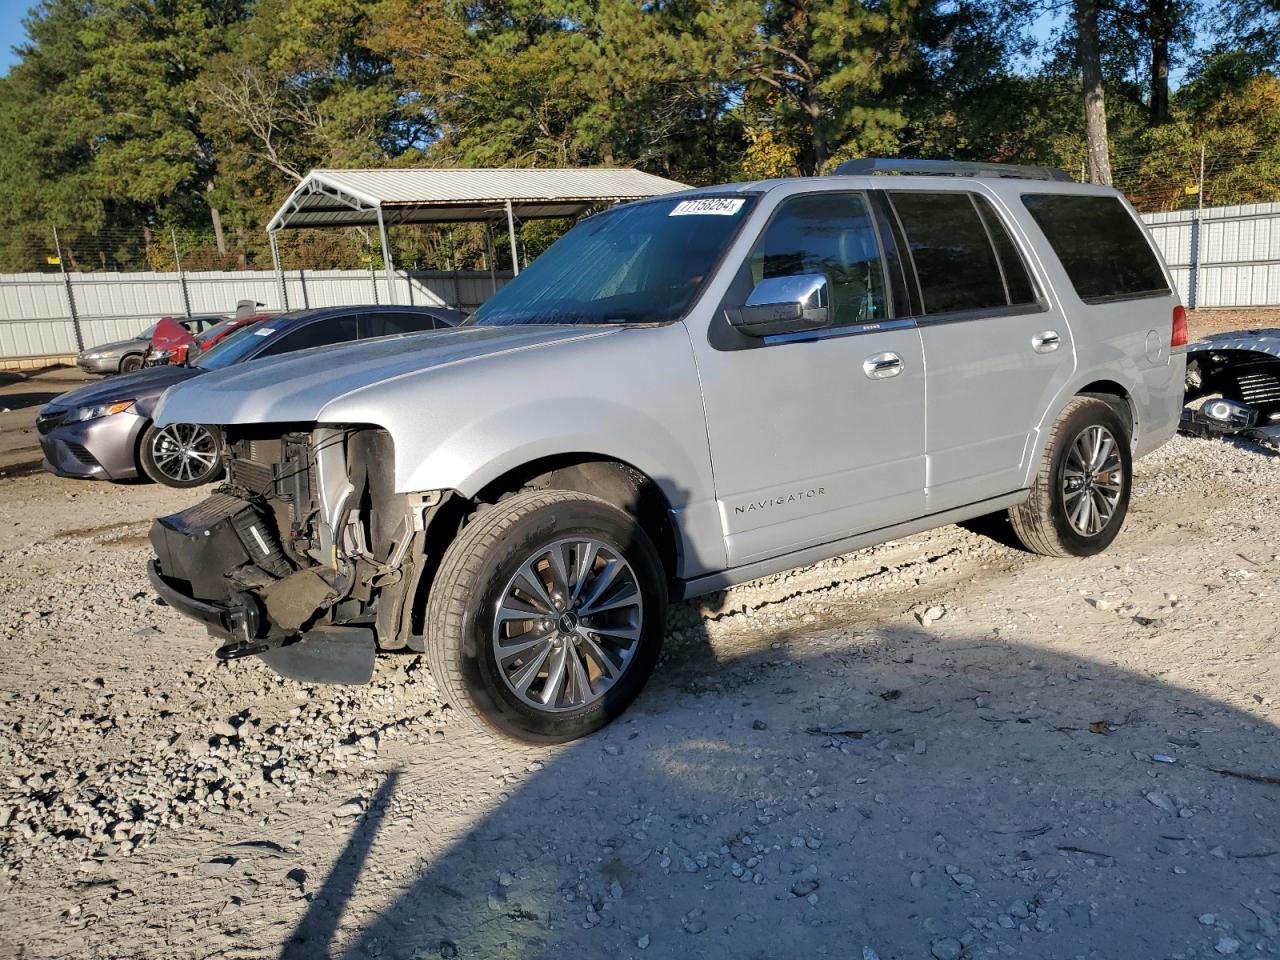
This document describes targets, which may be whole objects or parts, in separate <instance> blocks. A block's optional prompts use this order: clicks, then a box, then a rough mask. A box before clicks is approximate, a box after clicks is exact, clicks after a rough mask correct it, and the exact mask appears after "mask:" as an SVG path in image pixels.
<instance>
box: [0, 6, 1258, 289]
mask: <svg viewBox="0 0 1280 960" xmlns="http://www.w3.org/2000/svg"><path fill="white" fill-rule="evenodd" d="M1041 8H1042V0H1013V2H997V0H44V2H43V3H42V4H41V5H40V6H39V7H38V8H36V9H35V10H34V11H33V12H32V13H31V15H30V17H29V19H28V30H29V34H30V36H31V43H30V45H29V46H28V47H26V48H25V49H24V50H23V51H22V59H21V62H20V63H19V64H18V65H17V66H16V67H14V68H13V70H12V71H11V72H10V73H9V75H8V76H6V77H3V78H0V129H4V130H5V131H6V136H5V137H4V138H0V220H2V221H3V224H2V225H3V229H0V269H6V270H12V269H32V268H34V267H35V266H37V265H43V263H44V259H45V257H46V256H48V255H50V254H52V252H53V250H52V245H53V242H52V236H51V232H50V229H49V228H50V226H51V225H57V226H58V228H59V233H60V239H61V241H62V244H63V246H64V253H65V254H66V256H67V260H68V262H69V263H70V264H71V265H77V266H82V267H100V268H140V269H141V268H146V267H147V266H149V265H151V266H157V267H165V266H166V265H171V264H172V260H173V237H174V236H176V237H177V241H178V243H177V245H178V248H179V253H180V255H181V257H182V262H183V265H184V266H185V267H187V268H188V269H211V268H231V267H235V266H238V265H245V266H254V265H257V266H261V265H264V264H267V263H269V262H270V254H269V251H268V249H267V245H266V238H265V236H264V234H263V227H264V225H265V223H266V221H267V219H268V218H269V216H270V215H271V213H272V212H274V210H275V209H276V207H277V206H278V205H279V203H280V202H281V200H282V198H283V197H284V196H285V195H286V194H287V192H288V191H289V190H290V189H291V188H292V186H293V185H294V184H295V183H296V182H297V180H298V179H299V178H300V177H301V176H302V175H304V174H305V172H306V171H307V170H308V169H311V168H313V167H320V166H336V167H343V166H386V165H435V166H581V165H624V166H637V167H640V168H642V169H645V170H649V171H652V172H654V173H659V174H662V175H665V176H669V177H672V178H675V179H678V180H682V181H684V182H687V183H692V184H704V183H711V182H716V181H722V180H728V179H735V178H759V177H772V176H789V175H796V174H807V173H815V172H820V171H823V170H829V169H831V168H832V167H833V166H834V165H835V164H837V163H839V162H840V161H841V160H844V159H846V158H849V157H853V156H858V155H867V154H880V155H895V154H900V155H905V156H922V157H956V158H970V159H981V160H1003V161H1009V162H1035V163H1051V164H1057V165H1060V166H1064V167H1066V168H1067V169H1070V170H1073V171H1074V170H1076V169H1077V168H1078V167H1079V164H1080V161H1081V159H1082V157H1083V149H1084V148H1083V129H1082V128H1083V124H1082V119H1081V110H1080V103H1079V80H1078V77H1077V75H1076V68H1075V60H1074V51H1073V48H1072V43H1073V40H1072V37H1071V35H1070V32H1069V31H1063V32H1062V35H1061V36H1060V37H1058V38H1055V40H1054V41H1053V42H1052V43H1051V44H1050V46H1049V49H1048V51H1047V55H1046V57H1045V58H1043V59H1042V60H1041V61H1040V62H1039V64H1038V65H1037V66H1036V67H1035V68H1034V69H1032V68H1031V66H1029V64H1030V63H1031V61H1030V60H1028V59H1027V58H1028V56H1029V55H1031V54H1032V53H1033V51H1032V50H1031V45H1030V40H1029V37H1030V29H1029V27H1030V24H1031V23H1032V21H1033V20H1034V19H1035V17H1036V16H1037V14H1038V13H1039V12H1040V10H1041ZM1199 9H1200V8H1199V7H1197V6H1196V4H1195V2H1194V0H1177V2H1174V0H1163V2H1162V0H1109V2H1108V3H1105V4H1104V5H1103V14H1104V15H1103V18H1102V25H1103V34H1104V35H1103V43H1104V59H1105V68H1106V75H1107V84H1108V108H1109V114H1110V115H1109V117H1108V120H1109V124H1110V130H1111V137H1112V140H1113V152H1114V154H1115V157H1116V166H1117V170H1118V176H1121V175H1122V176H1121V180H1122V182H1121V185H1122V186H1125V185H1126V184H1127V185H1129V186H1130V188H1131V190H1132V191H1133V193H1134V195H1135V196H1141V197H1143V198H1145V199H1146V201H1148V202H1150V203H1151V204H1153V205H1164V206H1168V205H1176V204H1178V203H1185V202H1187V200H1186V197H1187V196H1188V195H1187V194H1186V192H1185V191H1186V184H1187V182H1188V178H1190V180H1191V181H1195V178H1196V177H1198V157H1199V146H1200V144H1206V145H1207V146H1208V149H1209V151H1210V155H1211V156H1212V157H1214V158H1215V159H1214V160H1213V161H1212V162H1211V164H1210V168H1211V169H1210V171H1209V173H1210V175H1209V176H1207V177H1206V183H1207V185H1208V190H1207V192H1208V195H1209V196H1210V197H1212V202H1236V201H1239V200H1245V199H1275V195H1276V190H1277V188H1278V187H1280V183H1278V182H1277V171H1278V170H1280V158H1278V157H1277V156H1276V149H1277V148H1276V144H1277V143H1280V136H1278V135H1280V129H1278V127H1280V120H1278V119H1277V118H1278V117H1280V97H1278V96H1277V92H1276V90H1277V81H1276V80H1275V78H1274V76H1273V75H1272V74H1271V73H1270V72H1268V71H1269V70H1270V69H1271V68H1272V66H1273V65H1274V64H1275V62H1276V59H1277V56H1280V43H1278V42H1277V41H1276V40H1275V33H1276V32H1275V31H1274V30H1273V29H1271V27H1273V26H1275V23H1274V20H1275V17H1276V14H1275V7H1274V3H1273V2H1272V0H1229V2H1228V4H1227V5H1226V6H1224V7H1223V8H1222V9H1223V10H1224V11H1226V13H1224V17H1225V20H1224V21H1223V22H1226V23H1228V27H1229V28H1224V31H1223V32H1222V33H1221V36H1220V37H1218V39H1217V43H1216V44H1205V43H1200V44H1199V47H1196V41H1197V40H1198V38H1197V37H1196V36H1195V35H1194V33H1193V28H1194V27H1195V26H1196V25H1197V24H1199V23H1201V22H1202V21H1201V20H1199V19H1197V17H1199V16H1200V14H1199V13H1198V11H1199ZM1157 14H1159V17H1157ZM1160 17H1163V18H1164V19H1163V20H1162V21H1161V22H1163V23H1164V25H1165V26H1164V28H1163V29H1165V32H1166V33H1167V34H1168V37H1169V42H1170V44H1171V49H1172V51H1173V53H1174V55H1176V57H1178V58H1181V62H1182V63H1184V64H1185V63H1188V62H1190V58H1191V57H1192V51H1193V49H1201V48H1203V49H1204V50H1205V53H1204V55H1203V58H1202V59H1201V60H1200V61H1197V62H1194V63H1192V65H1191V69H1190V71H1189V74H1188V82H1187V83H1186V84H1185V85H1184V86H1183V87H1182V88H1181V89H1179V90H1177V91H1175V94H1174V96H1173V98H1172V101H1171V105H1170V111H1169V119H1170V122H1168V123H1166V124H1156V123H1153V118H1152V116H1150V115H1149V99H1150V98H1149V81H1150V77H1149V76H1148V75H1147V74H1146V73H1145V72H1144V71H1145V70H1146V69H1147V68H1146V67H1145V66H1144V64H1146V63H1147V61H1148V59H1149V53H1150V49H1151V44H1152V42H1154V41H1153V40H1152V37H1153V36H1154V34H1153V30H1154V27H1153V24H1154V23H1155V22H1156V20H1158V19H1159V18H1160ZM215 222H217V223H218V224H219V225H220V227H221V230H222V233H223V243H222V248H221V249H219V247H218V246H217V245H216V244H215V241H214V224H215ZM563 228H564V225H563V224H559V223H545V224H543V223H529V224H522V225H520V234H521V241H522V244H523V246H524V249H525V250H526V251H527V252H528V253H529V254H530V255H534V254H536V253H537V252H538V251H540V250H541V249H543V248H544V247H545V246H546V245H547V244H549V243H550V242H552V241H553V240H554V238H555V237H556V236H558V234H559V232H560V231H562V230H563ZM503 232H504V231H503ZM392 237H393V241H394V244H395V248H396V249H395V257H396V261H397V263H398V264H399V265H402V266H414V267H419V268H429V267H445V266H448V267H483V266H487V265H488V264H489V263H490V261H491V260H492V259H493V257H494V256H495V255H496V257H497V259H498V261H499V262H504V261H505V257H506V252H505V249H506V244H505V236H500V237H499V238H498V241H499V242H498V243H496V244H495V248H496V249H494V250H493V252H492V253H491V252H490V246H489V240H488V238H487V236H486V231H485V229H484V227H483V226H480V225H456V226H451V227H447V228H439V229H410V228H397V229H396V230H394V231H393V234H392ZM283 246H284V249H283V253H284V256H285V261H286V264H287V265H289V266H291V267H297V266H302V267H323V266H344V267H351V268H364V267H368V266H370V265H371V263H372V264H373V265H374V266H375V267H376V266H378V264H377V262H376V261H377V257H376V254H374V253H371V248H376V244H372V243H371V242H370V238H369V237H368V236H367V235H364V234H360V233H359V232H354V231H346V232H341V233H327V234H326V233H322V232H319V231H316V232H313V233H311V234H309V235H308V236H307V237H306V238H305V239H304V238H289V239H287V240H286V242H285V243H284V245H283Z"/></svg>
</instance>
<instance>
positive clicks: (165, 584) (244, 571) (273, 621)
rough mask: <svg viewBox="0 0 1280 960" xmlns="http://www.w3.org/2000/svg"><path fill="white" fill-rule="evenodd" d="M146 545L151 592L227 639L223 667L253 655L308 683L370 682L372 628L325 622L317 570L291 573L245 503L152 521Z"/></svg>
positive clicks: (324, 586)
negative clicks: (150, 549) (150, 557)
mask: <svg viewBox="0 0 1280 960" xmlns="http://www.w3.org/2000/svg"><path fill="white" fill-rule="evenodd" d="M150 539H151V545H152V547H153V548H154V550H155V553H156V559H154V560H152V561H151V562H150V563H148V565H147V576H148V578H149V579H150V581H151V585H152V587H153V588H154V589H155V591H156V594H157V595H158V596H159V597H160V599H161V600H162V601H163V602H164V603H166V604H167V605H168V606H170V607H173V609H175V610H176V611H178V612H179V613H181V614H183V615H184V616H187V617H190V618H191V619H193V620H196V621H198V622H200V623H202V624H204V626H205V627H206V628H207V629H208V631H209V633H210V634H211V635H212V636H214V637H215V638H218V639H220V640H222V641H224V642H223V644H222V645H221V646H220V647H219V648H218V651H217V655H218V657H219V658H220V659H223V660H236V659H240V658H242V657H247V656H259V657H261V658H262V659H263V660H264V661H265V662H266V663H267V664H268V665H269V666H271V667H272V668H273V669H275V670H276V671H277V672H278V673H281V674H283V675H284V676H287V677H292V678H294V679H297V680H303V681H306V682H310V683H367V682H368V681H369V678H370V677H371V676H372V675H373V663H374V655H375V653H376V649H377V643H376V639H375V635H374V631H373V629H372V627H370V626H368V625H362V624H334V623H327V622H323V620H324V617H323V615H322V612H323V610H324V609H327V607H326V600H327V599H328V598H331V597H332V596H333V595H332V593H331V588H330V586H329V583H328V581H327V580H326V578H325V576H324V575H323V572H322V571H321V570H320V569H319V568H314V567H313V568H304V569H301V570H296V569H293V567H292V566H291V565H290V564H289V563H288V562H287V561H286V560H285V559H284V556H283V554H282V552H281V550H280V546H279V544H278V543H277V541H276V538H275V534H274V532H273V531H272V529H271V526H270V523H269V522H268V520H267V518H266V517H265V516H264V514H263V513H262V512H260V511H259V510H258V508H257V507H255V506H254V505H253V504H251V503H249V502H248V501H247V500H242V499H240V498H238V497H233V496H230V495H228V494H225V493H217V494H214V495H213V496H212V497H210V498H209V499H207V500H205V501H204V502H203V503H199V504H197V505H196V506H194V507H190V508H188V509H187V510H183V511H182V512H180V513H176V514H172V515H170V516H168V517H161V518H160V519H158V520H156V521H155V523H154V524H152V527H151V536H150ZM233 574H234V575H236V576H237V578H238V580H239V581H240V582H239V583H238V582H237V580H236V579H232V576H231V575H233ZM245 581H249V582H254V583H256V584H257V585H255V586H244V585H243V583H244V582H245Z"/></svg>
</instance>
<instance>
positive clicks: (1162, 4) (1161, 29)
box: [1147, 0, 1174, 124]
mask: <svg viewBox="0 0 1280 960" xmlns="http://www.w3.org/2000/svg"><path fill="white" fill-rule="evenodd" d="M1173 19H1174V18H1173V11H1172V10H1171V9H1170V5H1169V0H1147V30H1148V31H1149V33H1150V36H1151V122H1152V123H1153V124H1158V123H1168V122H1169V40H1170V36H1171V35H1172V33H1173Z"/></svg>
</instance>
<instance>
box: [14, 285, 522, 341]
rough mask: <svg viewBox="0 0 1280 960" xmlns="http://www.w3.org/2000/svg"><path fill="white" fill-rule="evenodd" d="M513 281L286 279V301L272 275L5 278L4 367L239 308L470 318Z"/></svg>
mask: <svg viewBox="0 0 1280 960" xmlns="http://www.w3.org/2000/svg"><path fill="white" fill-rule="evenodd" d="M510 277H511V275H510V273H509V272H501V271H500V272H497V273H495V274H489V273H484V272H479V273H473V272H459V273H447V272H443V271H422V272H410V273H404V272H399V273H397V275H396V277H395V279H394V281H393V282H391V283H390V286H391V287H393V288H394V289H390V290H389V289H388V286H389V284H388V280H387V277H386V275H385V274H384V273H381V272H378V273H377V274H371V273H370V272H369V271H368V270H287V271H285V274H284V291H283V295H282V291H281V289H280V284H279V283H277V281H276V276H275V274H274V273H272V272H271V271H262V270H236V271H218V272H208V273H68V274H65V275H64V274H61V273H10V274H0V358H4V357H40V356H59V355H63V356H65V355H67V354H72V353H75V352H76V351H77V350H78V349H80V347H81V346H92V345H94V344H97V343H106V342H108V341H111V340H120V339H123V338H126V337H131V336H133V335H134V334H137V333H139V332H141V331H142V330H145V329H146V328H147V327H148V326H150V325H151V324H152V323H154V322H155V321H156V320H158V319H159V318H160V317H163V316H169V315H172V316H185V315H186V314H188V313H192V314H200V313H230V312H232V311H233V310H234V309H235V306H236V302H237V301H239V300H250V299H253V300H257V301H258V302H259V303H263V304H266V305H267V307H268V308H270V309H275V310H279V309H284V308H285V307H286V306H287V307H288V308H289V309H292V310H300V309H304V308H307V307H329V306H342V305H345V304H357V303H406V304H443V305H445V306H450V307H457V308H458V309H462V310H470V309H473V308H475V307H477V306H479V305H480V304H481V303H483V302H484V301H485V300H486V299H488V297H489V296H490V295H491V294H492V293H493V291H494V290H496V289H498V288H499V287H501V286H502V285H503V284H505V283H506V282H507V281H508V280H509V279H510ZM77 328H78V333H79V342H78V341H77Z"/></svg>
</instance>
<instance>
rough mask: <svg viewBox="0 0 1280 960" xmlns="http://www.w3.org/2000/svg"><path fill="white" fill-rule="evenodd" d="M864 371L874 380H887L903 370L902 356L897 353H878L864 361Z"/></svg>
mask: <svg viewBox="0 0 1280 960" xmlns="http://www.w3.org/2000/svg"><path fill="white" fill-rule="evenodd" d="M862 372H863V373H865V374H866V375H867V376H868V377H870V378H871V379H872V380H886V379H888V378H889V377H896V376H897V375H898V374H900V373H901V372H902V358H901V357H900V356H898V355H897V354H896V353H877V354H876V355H875V356H874V357H867V359H865V360H863V361H862Z"/></svg>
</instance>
